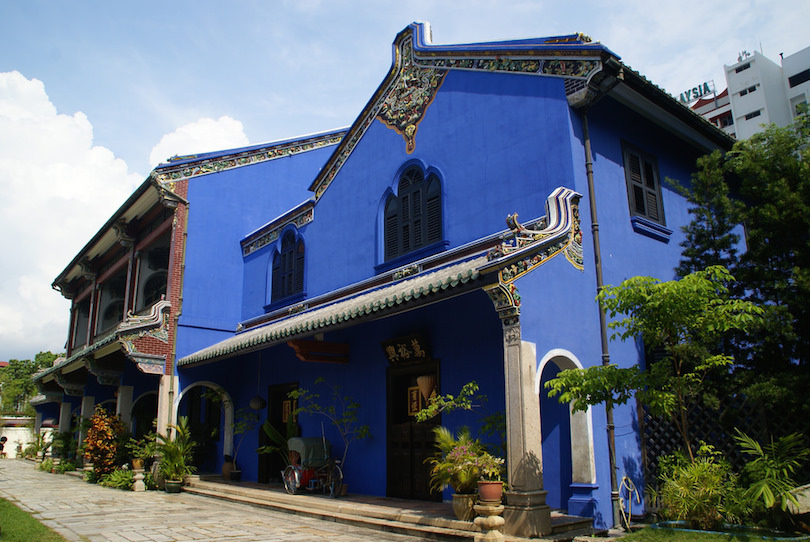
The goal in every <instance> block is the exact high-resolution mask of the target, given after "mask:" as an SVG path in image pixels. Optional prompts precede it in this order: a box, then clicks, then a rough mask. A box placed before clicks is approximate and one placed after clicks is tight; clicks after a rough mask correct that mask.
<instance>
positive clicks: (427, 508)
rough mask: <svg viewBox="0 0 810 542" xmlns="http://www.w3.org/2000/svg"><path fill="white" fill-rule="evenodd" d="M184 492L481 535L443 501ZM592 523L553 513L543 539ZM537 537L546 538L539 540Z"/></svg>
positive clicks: (213, 484)
mask: <svg viewBox="0 0 810 542" xmlns="http://www.w3.org/2000/svg"><path fill="white" fill-rule="evenodd" d="M184 491H187V492H189V493H194V494H197V495H201V496H206V497H211V498H218V499H224V500H229V501H233V502H239V503H243V504H248V505H252V506H257V507H262V508H267V509H271V510H277V511H281V512H286V513H291V514H300V515H305V516H308V517H313V518H318V519H323V520H331V521H337V522H340V523H345V524H350V525H356V526H363V527H367V528H373V529H378V530H381V531H385V532H393V533H399V534H407V535H411V536H417V537H422V538H427V539H433V540H459V541H461V540H472V539H474V537H475V535H476V533H480V530H479V529H478V527H477V526H476V525H475V524H474V523H472V522H469V521H459V520H457V519H454V518H453V517H452V511H451V508H450V507H449V505H446V504H442V503H422V502H414V501H407V500H400V499H386V498H377V497H364V496H354V495H353V496H350V497H345V498H343V497H342V498H338V499H333V498H329V497H327V496H321V495H310V494H296V495H289V494H287V493H286V492H284V491H283V490H279V489H278V488H273V487H272V486H267V485H259V484H251V483H245V482H224V481H211V480H205V479H200V477H198V476H195V477H192V478H191V479H190V480H189V484H188V485H187V486H186V487H184ZM409 505H414V506H413V507H411V506H409ZM591 522H592V521H591V520H590V519H589V518H582V517H578V516H568V515H565V514H560V513H558V512H553V513H552V517H551V523H552V534H551V535H549V536H547V537H546V538H544V539H542V540H545V541H549V542H551V541H554V542H565V541H570V540H573V539H574V538H575V537H577V536H585V535H590V534H593V533H594V532H595V531H594V530H593V529H592V528H591ZM505 540H507V541H515V542H518V541H524V540H527V539H524V538H518V537H508V536H507V537H505ZM534 540H536V541H537V542H542V541H541V540H539V539H534Z"/></svg>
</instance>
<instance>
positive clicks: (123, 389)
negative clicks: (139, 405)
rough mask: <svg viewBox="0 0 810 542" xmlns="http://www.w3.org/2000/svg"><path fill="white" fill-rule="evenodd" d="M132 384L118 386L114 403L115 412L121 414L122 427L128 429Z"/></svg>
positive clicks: (130, 414) (130, 416) (130, 421)
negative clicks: (116, 398)
mask: <svg viewBox="0 0 810 542" xmlns="http://www.w3.org/2000/svg"><path fill="white" fill-rule="evenodd" d="M132 393H133V388H132V386H118V400H117V401H116V404H115V413H116V414H118V415H119V416H121V421H123V422H124V427H126V428H127V429H130V427H129V426H130V424H132Z"/></svg>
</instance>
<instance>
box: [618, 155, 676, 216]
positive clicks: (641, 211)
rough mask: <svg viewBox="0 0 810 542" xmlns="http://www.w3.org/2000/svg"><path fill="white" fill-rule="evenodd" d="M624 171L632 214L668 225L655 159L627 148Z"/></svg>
mask: <svg viewBox="0 0 810 542" xmlns="http://www.w3.org/2000/svg"><path fill="white" fill-rule="evenodd" d="M624 170H625V177H626V179H627V195H628V199H629V201H630V214H631V215H633V216H640V217H643V218H646V219H648V220H651V221H653V222H656V223H658V224H661V225H662V226H663V225H666V221H665V220H664V205H663V201H662V198H661V183H660V181H659V178H658V164H657V162H656V160H655V158H653V157H652V156H649V155H647V154H645V153H642V152H640V151H638V150H636V149H632V148H625V150H624Z"/></svg>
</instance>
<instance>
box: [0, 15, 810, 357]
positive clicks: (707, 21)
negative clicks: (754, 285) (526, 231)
mask: <svg viewBox="0 0 810 542" xmlns="http://www.w3.org/2000/svg"><path fill="white" fill-rule="evenodd" d="M652 6H654V8H653V9H650V8H651V7H652ZM776 6H778V9H776ZM412 21H427V22H429V23H430V24H431V28H432V31H433V42H434V43H467V42H483V41H494V40H503V39H516V38H526V37H537V36H549V35H559V34H569V33H573V32H582V33H585V34H587V35H589V36H591V37H592V38H593V39H594V40H596V41H600V42H602V43H603V44H605V45H606V46H607V47H609V48H610V49H611V50H612V51H614V52H615V53H617V54H618V55H620V56H621V57H622V60H623V61H624V62H625V63H626V64H628V65H629V66H631V67H632V68H633V69H635V70H637V71H639V72H641V73H642V74H644V75H645V76H646V77H647V78H648V79H650V80H651V81H653V82H654V83H656V84H657V85H659V86H660V87H662V88H664V89H665V90H666V91H668V92H670V93H672V94H675V95H677V94H678V93H679V92H681V91H682V90H685V89H687V88H691V87H692V86H695V85H696V84H697V83H700V82H702V81H706V80H714V81H715V82H716V84H717V88H718V90H719V89H722V88H724V86H725V85H724V80H723V64H724V63H725V64H731V63H733V62H734V61H736V59H737V56H738V54H739V52H740V51H743V50H748V51H753V50H760V48H761V50H762V52H764V54H765V56H767V57H769V58H771V59H773V60H775V61H778V59H779V53H785V54H786V55H787V54H791V53H794V52H796V51H798V50H800V49H803V48H804V47H807V46H808V45H810V37H808V34H807V30H806V28H807V22H808V21H810V2H807V1H806V0H783V1H781V2H778V3H777V2H773V1H757V0H740V1H736V2H726V1H723V2H720V1H715V0H706V1H704V2H693V3H689V2H682V1H678V2H671V1H668V0H659V1H658V2H649V1H648V0H617V1H614V2H600V1H595V0H591V1H575V0H574V1H560V0H555V1H540V0H531V1H530V0H524V1H522V0H512V1H495V0H464V1H455V0H443V1H430V2H429V1H425V0H411V1H408V2H388V1H382V0H357V1H349V0H331V1H330V0H292V1H286V0H273V1H271V0H265V1H259V0H232V1H225V0H220V1H214V0H194V1H188V0H177V1H173V0H161V1H155V0H142V1H137V2H136V1H131V2H117V1H110V0H104V1H96V0H84V1H80V0H74V1H67V0H53V1H44V0H0V251H2V254H3V256H2V257H0V360H8V359H13V358H32V357H33V356H34V354H36V353H37V352H39V351H40V350H51V351H54V352H56V351H61V350H62V348H63V346H64V342H65V338H66V336H67V319H68V307H69V304H68V302H67V301H66V300H64V299H62V298H61V296H60V295H59V294H58V293H56V292H54V291H53V290H51V288H50V284H51V282H52V280H53V279H54V278H55V277H56V275H57V274H58V273H59V272H60V271H61V270H62V269H63V268H64V267H65V266H66V265H67V264H68V263H69V261H70V260H71V259H72V257H73V256H74V255H75V254H76V252H78V250H80V249H81V247H82V246H84V244H85V243H86V242H87V240H88V239H89V238H90V237H91V236H92V235H93V234H94V233H95V232H96V231H97V230H98V228H99V227H100V226H101V225H102V224H103V223H104V222H105V221H106V219H107V218H109V216H110V215H111V214H112V212H114V211H115V210H116V209H117V208H118V206H119V205H120V204H121V203H122V202H123V201H124V200H125V199H126V197H127V196H128V195H129V194H130V193H131V191H132V190H133V189H134V188H135V187H136V186H137V185H138V184H140V183H141V182H142V181H143V180H144V179H145V178H146V176H147V175H148V173H149V171H150V170H151V168H152V167H154V166H155V165H156V164H157V163H158V162H159V161H162V160H165V158H167V157H169V156H171V155H173V154H185V153H192V152H203V151H207V150H216V149H225V148H231V147H237V146H242V145H247V144H255V143H261V142H265V141H272V140H276V139H285V138H289V137H293V136H297V135H303V134H308V133H313V132H320V131H325V130H329V129H333V128H339V127H342V126H347V125H349V124H351V122H352V121H353V120H354V118H355V116H356V115H357V114H358V113H359V112H360V110H361V109H362V107H363V106H364V105H365V103H366V102H367V101H368V99H369V98H370V96H371V94H372V93H373V91H374V90H375V89H376V87H377V85H378V84H379V83H380V81H381V80H382V78H383V77H384V76H385V74H386V72H387V71H388V69H389V67H390V64H391V43H392V41H393V39H394V37H395V35H396V34H397V33H398V32H399V31H400V30H402V29H403V28H404V27H405V26H407V25H408V24H409V23H410V22H412Z"/></svg>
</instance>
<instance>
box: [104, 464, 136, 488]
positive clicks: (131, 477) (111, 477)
mask: <svg viewBox="0 0 810 542" xmlns="http://www.w3.org/2000/svg"><path fill="white" fill-rule="evenodd" d="M134 481H135V473H133V472H132V471H131V470H129V469H116V470H114V471H112V472H110V473H108V474H104V475H102V476H101V479H100V480H99V481H98V485H100V486H104V487H112V488H115V489H126V490H130V489H132V483H133V482H134Z"/></svg>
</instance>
